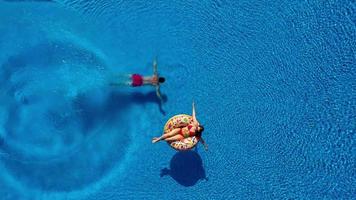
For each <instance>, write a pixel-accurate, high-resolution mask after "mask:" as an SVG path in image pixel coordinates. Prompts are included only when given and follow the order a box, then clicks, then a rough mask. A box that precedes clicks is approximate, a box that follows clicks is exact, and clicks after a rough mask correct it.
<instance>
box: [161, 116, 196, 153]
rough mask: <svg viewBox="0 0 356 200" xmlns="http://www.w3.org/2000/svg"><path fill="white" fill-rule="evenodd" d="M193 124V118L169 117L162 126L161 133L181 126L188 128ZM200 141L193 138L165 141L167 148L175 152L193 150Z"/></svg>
mask: <svg viewBox="0 0 356 200" xmlns="http://www.w3.org/2000/svg"><path fill="white" fill-rule="evenodd" d="M192 122H193V117H192V116H190V115H186V114H180V115H175V116H173V117H171V118H170V119H169V120H168V121H167V123H166V125H164V129H163V132H164V133H169V132H171V131H172V130H173V129H175V128H180V127H182V126H188V124H190V123H192ZM199 140H200V137H197V136H193V137H187V138H184V139H182V140H179V141H167V143H168V144H169V146H171V147H172V148H173V149H175V150H177V151H187V150H190V149H192V148H194V147H195V146H196V145H197V144H198V142H199Z"/></svg>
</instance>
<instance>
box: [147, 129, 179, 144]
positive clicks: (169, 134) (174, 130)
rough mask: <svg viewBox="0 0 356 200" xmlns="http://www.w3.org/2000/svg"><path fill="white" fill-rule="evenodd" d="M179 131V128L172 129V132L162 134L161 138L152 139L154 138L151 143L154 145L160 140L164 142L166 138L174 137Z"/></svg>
mask: <svg viewBox="0 0 356 200" xmlns="http://www.w3.org/2000/svg"><path fill="white" fill-rule="evenodd" d="M179 131H180V128H176V129H173V130H172V131H171V132H169V133H165V134H163V135H162V136H161V137H154V138H153V139H152V143H156V142H159V141H161V140H164V139H166V138H168V137H172V136H175V135H177V134H178V133H179Z"/></svg>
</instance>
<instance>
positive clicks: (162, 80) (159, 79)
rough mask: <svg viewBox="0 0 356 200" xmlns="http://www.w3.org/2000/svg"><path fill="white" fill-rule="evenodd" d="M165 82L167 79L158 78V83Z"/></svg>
mask: <svg viewBox="0 0 356 200" xmlns="http://www.w3.org/2000/svg"><path fill="white" fill-rule="evenodd" d="M164 81H166V79H165V78H164V77H159V78H158V82H160V83H164Z"/></svg>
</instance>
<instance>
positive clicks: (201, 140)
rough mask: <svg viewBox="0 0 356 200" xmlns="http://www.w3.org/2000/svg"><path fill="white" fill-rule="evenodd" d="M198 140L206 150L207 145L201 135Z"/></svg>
mask: <svg viewBox="0 0 356 200" xmlns="http://www.w3.org/2000/svg"><path fill="white" fill-rule="evenodd" d="M200 142H201V143H202V144H203V145H204V149H205V151H207V150H208V145H207V144H206V143H205V141H204V139H203V138H202V137H200Z"/></svg>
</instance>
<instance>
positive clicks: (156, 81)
mask: <svg viewBox="0 0 356 200" xmlns="http://www.w3.org/2000/svg"><path fill="white" fill-rule="evenodd" d="M126 77H127V78H128V79H129V80H125V82H124V83H111V84H110V85H116V86H118V85H127V86H131V87H139V86H145V85H150V86H154V87H155V88H156V95H157V97H158V98H159V99H160V100H161V101H162V97H161V92H160V84H161V83H164V82H165V80H166V79H165V78H164V77H160V76H159V75H158V71H157V61H156V59H155V60H153V75H151V76H142V75H140V74H128V75H126Z"/></svg>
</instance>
